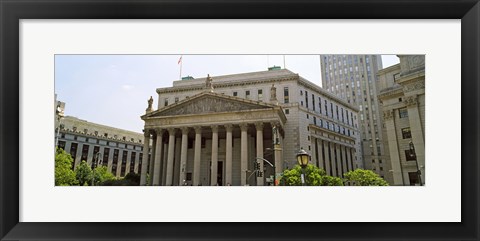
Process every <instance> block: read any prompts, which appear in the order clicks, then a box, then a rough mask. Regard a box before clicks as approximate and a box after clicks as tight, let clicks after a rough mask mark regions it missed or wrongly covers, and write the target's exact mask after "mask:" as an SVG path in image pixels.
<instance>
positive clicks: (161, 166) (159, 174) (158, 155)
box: [140, 122, 264, 186]
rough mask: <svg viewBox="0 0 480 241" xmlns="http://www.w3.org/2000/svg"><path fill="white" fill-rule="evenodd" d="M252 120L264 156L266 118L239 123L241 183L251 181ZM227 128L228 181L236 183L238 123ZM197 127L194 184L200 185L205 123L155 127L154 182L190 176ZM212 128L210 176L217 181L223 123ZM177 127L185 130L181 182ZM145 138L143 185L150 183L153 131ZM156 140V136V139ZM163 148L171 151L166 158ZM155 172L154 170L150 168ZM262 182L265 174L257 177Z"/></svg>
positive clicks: (168, 182)
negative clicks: (191, 146)
mask: <svg viewBox="0 0 480 241" xmlns="http://www.w3.org/2000/svg"><path fill="white" fill-rule="evenodd" d="M249 124H254V125H255V128H256V138H257V141H256V142H257V146H256V150H257V152H256V156H257V157H261V158H263V126H264V124H263V123H262V122H258V123H239V124H235V125H238V126H239V127H240V139H241V141H240V143H241V144H240V148H241V150H240V153H241V156H240V169H241V172H242V173H241V185H245V184H246V183H247V177H246V174H245V171H246V170H247V168H248V127H249ZM222 126H223V127H224V128H225V132H226V143H225V145H226V147H225V150H226V155H225V183H226V184H232V172H233V170H232V167H233V163H232V160H233V156H232V154H233V148H232V144H233V133H232V132H233V127H234V124H225V125H222ZM191 129H193V130H194V131H195V141H194V143H195V145H194V160H193V180H192V181H193V185H194V186H197V185H199V184H200V180H201V179H200V178H201V177H200V158H201V140H202V127H201V126H195V127H190V128H189V127H179V128H168V129H162V128H157V129H154V130H152V131H153V132H154V133H152V134H153V135H156V137H157V138H156V139H157V140H156V141H154V143H155V147H154V150H153V151H152V153H155V155H154V156H153V155H152V156H153V175H152V178H153V182H152V185H166V186H172V185H184V183H183V182H184V180H186V165H187V148H188V133H189V131H190V130H191ZM210 129H211V131H212V136H211V138H212V146H211V151H212V156H211V166H210V168H211V176H210V185H216V184H217V171H218V142H219V139H218V130H219V125H213V126H211V127H210ZM177 130H180V131H181V136H182V137H181V151H180V153H181V154H180V167H181V168H180V173H179V175H180V178H178V180H179V182H178V183H174V178H173V177H174V158H175V155H174V152H175V134H176V132H177ZM165 131H167V132H168V144H167V145H166V146H167V147H168V149H167V150H162V148H163V134H164V132H165ZM144 137H145V140H144V141H145V142H144V145H145V146H144V153H143V163H144V165H142V170H141V179H140V185H145V184H146V172H147V165H146V163H148V143H149V142H150V137H151V133H150V131H145V135H144ZM154 140H155V139H154ZM162 151H164V152H165V151H166V152H167V157H166V160H165V159H164V158H163V154H162ZM260 168H261V170H260V171H262V172H263V165H260ZM150 173H152V172H150ZM257 184H258V185H263V184H264V183H263V178H258V179H257Z"/></svg>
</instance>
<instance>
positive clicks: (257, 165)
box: [254, 162, 260, 170]
mask: <svg viewBox="0 0 480 241" xmlns="http://www.w3.org/2000/svg"><path fill="white" fill-rule="evenodd" d="M254 168H255V170H259V169H260V163H259V162H255V163H254Z"/></svg>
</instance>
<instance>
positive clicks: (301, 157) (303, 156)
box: [297, 148, 310, 186]
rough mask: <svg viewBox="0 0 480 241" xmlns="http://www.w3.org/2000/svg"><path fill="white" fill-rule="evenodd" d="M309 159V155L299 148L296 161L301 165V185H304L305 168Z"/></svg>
mask: <svg viewBox="0 0 480 241" xmlns="http://www.w3.org/2000/svg"><path fill="white" fill-rule="evenodd" d="M309 159H310V155H308V153H307V152H306V151H305V150H303V148H300V151H298V152H297V162H298V165H300V166H301V167H302V176H301V177H302V185H303V186H305V185H306V184H305V168H306V167H307V165H308V161H309Z"/></svg>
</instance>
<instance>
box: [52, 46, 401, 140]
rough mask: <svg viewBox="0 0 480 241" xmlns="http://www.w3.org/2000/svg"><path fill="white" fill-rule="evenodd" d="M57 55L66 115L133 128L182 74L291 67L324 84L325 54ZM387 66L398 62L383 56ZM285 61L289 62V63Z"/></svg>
mask: <svg viewBox="0 0 480 241" xmlns="http://www.w3.org/2000/svg"><path fill="white" fill-rule="evenodd" d="M180 57H181V55H56V56H55V93H56V94H57V100H60V101H62V102H65V115H68V116H74V117H77V118H80V119H83V120H87V121H89V122H94V123H98V124H103V125H107V126H112V127H116V128H120V129H125V130H129V131H135V132H138V133H141V132H142V129H143V124H144V123H143V121H142V120H141V119H140V116H141V115H143V114H145V109H146V108H147V100H148V99H149V98H150V96H152V97H153V99H154V102H153V103H154V104H153V107H154V109H157V101H158V95H157V93H156V89H157V88H160V87H171V86H172V82H173V81H175V80H178V79H180V66H181V67H182V68H181V76H187V75H190V76H192V77H194V78H202V77H206V76H207V74H210V76H212V77H213V78H215V76H219V75H229V74H237V73H246V72H257V71H266V70H267V68H268V67H271V66H274V65H276V66H280V67H282V68H284V67H286V68H287V69H289V70H290V71H292V72H294V73H298V74H299V75H300V76H302V77H304V78H306V79H308V80H309V81H311V82H313V83H315V84H317V85H319V86H321V85H322V83H321V72H320V57H319V55H286V56H285V62H284V56H283V55H183V56H182V61H181V64H178V61H179V59H180ZM382 62H383V67H384V68H386V67H388V66H391V65H394V64H397V63H398V62H399V60H398V57H397V56H396V55H382ZM284 64H285V66H284Z"/></svg>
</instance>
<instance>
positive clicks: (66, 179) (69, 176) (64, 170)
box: [55, 148, 77, 186]
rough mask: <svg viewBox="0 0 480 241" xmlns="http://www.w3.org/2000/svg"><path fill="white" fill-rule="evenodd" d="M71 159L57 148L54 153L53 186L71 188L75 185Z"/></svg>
mask: <svg viewBox="0 0 480 241" xmlns="http://www.w3.org/2000/svg"><path fill="white" fill-rule="evenodd" d="M72 163H73V159H72V157H71V156H70V154H68V153H66V152H65V151H64V150H63V149H61V148H57V149H56V153H55V186H72V185H76V184H77V180H76V179H75V172H74V171H73V170H72Z"/></svg>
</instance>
